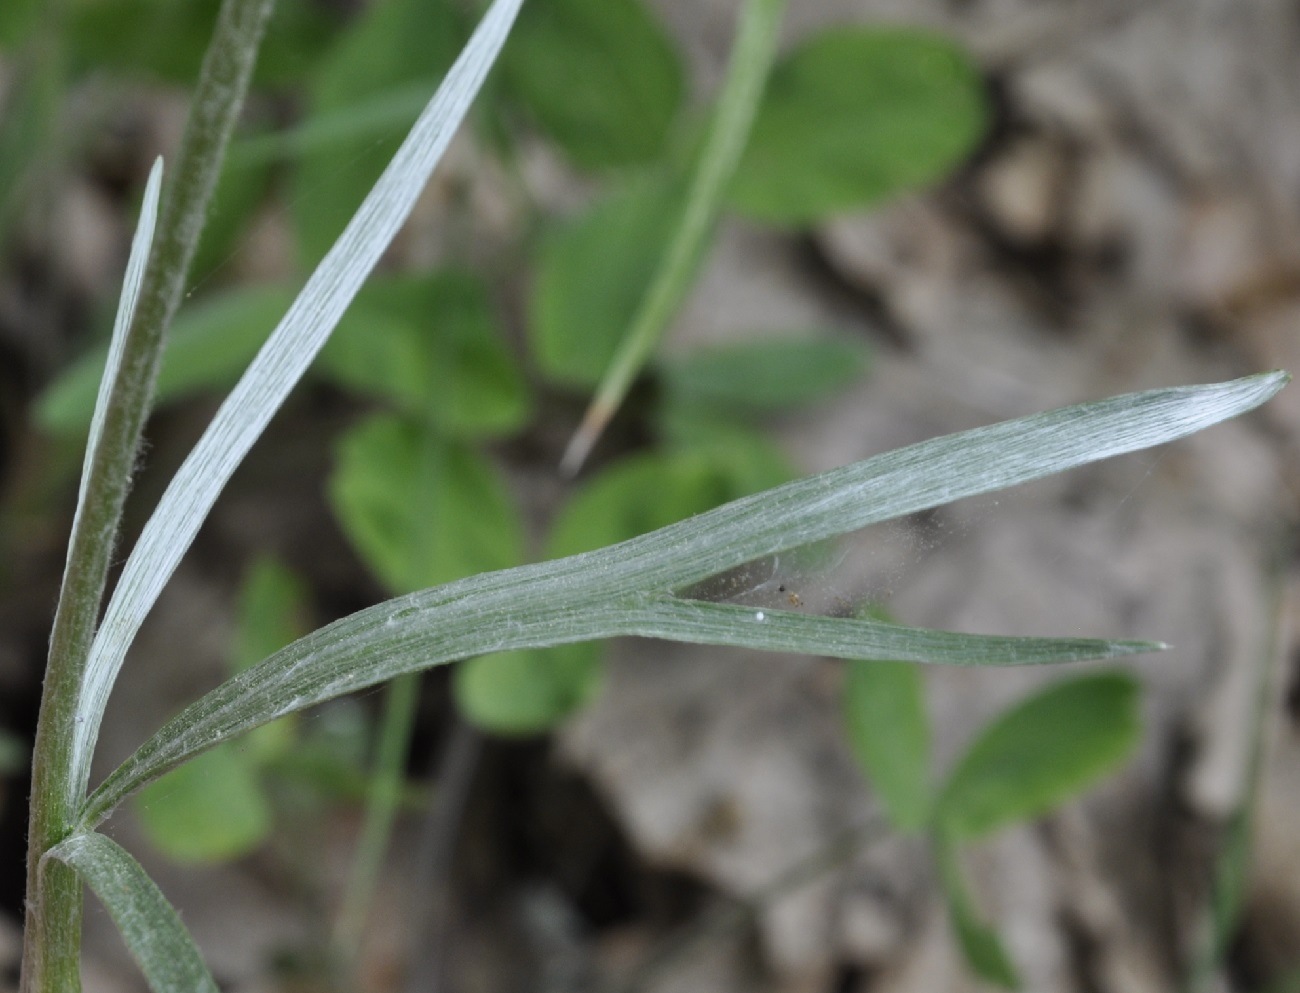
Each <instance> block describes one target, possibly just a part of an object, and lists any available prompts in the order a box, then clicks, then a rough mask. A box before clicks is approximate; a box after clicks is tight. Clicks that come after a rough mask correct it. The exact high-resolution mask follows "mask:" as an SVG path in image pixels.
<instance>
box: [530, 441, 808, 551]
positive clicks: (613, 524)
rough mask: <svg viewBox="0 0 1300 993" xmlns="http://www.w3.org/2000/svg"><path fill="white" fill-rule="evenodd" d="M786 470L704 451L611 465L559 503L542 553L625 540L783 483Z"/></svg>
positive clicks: (657, 455)
mask: <svg viewBox="0 0 1300 993" xmlns="http://www.w3.org/2000/svg"><path fill="white" fill-rule="evenodd" d="M786 470H787V467H786V466H784V465H783V464H780V463H779V462H776V461H775V460H773V462H769V463H764V462H760V461H757V460H756V459H755V460H753V461H751V460H749V459H747V458H745V457H743V456H742V457H741V458H738V459H737V460H736V462H735V463H734V464H728V463H727V461H725V460H724V459H721V458H719V457H718V454H717V453H716V452H714V451H712V450H709V449H699V450H689V449H688V450H685V451H655V452H648V453H645V454H641V455H635V456H633V457H631V458H628V459H623V460H621V461H619V462H617V463H615V464H614V465H613V466H612V467H610V468H609V469H607V470H605V471H604V472H602V473H600V474H599V475H597V476H595V477H594V478H592V479H591V480H590V481H589V482H587V483H586V484H585V485H584V486H582V487H581V488H580V489H579V490H578V491H577V492H576V493H575V494H574V495H573V497H572V498H570V499H569V501H568V502H567V503H566V504H565V505H564V507H563V508H562V509H561V511H560V513H559V514H558V515H557V517H556V519H555V522H554V524H553V525H552V527H551V535H550V539H549V540H548V542H547V546H546V550H547V555H548V556H550V557H552V558H559V557H561V556H565V555H575V554H577V553H578V552H585V551H589V550H591V549H593V548H599V547H601V546H603V545H611V544H614V543H615V542H619V541H626V540H627V539H628V538H633V537H635V536H636V535H639V534H645V533H647V532H649V531H653V530H655V529H657V528H661V527H664V526H665V525H668V524H672V523H673V522H674V521H680V520H684V519H685V518H687V517H690V516H692V515H694V514H701V513H703V512H704V511H706V510H711V509H712V508H714V507H716V506H718V505H719V504H721V503H725V502H726V501H728V500H734V499H736V498H737V497H740V496H745V495H746V494H748V493H750V492H753V490H755V489H761V488H763V487H765V486H772V485H775V484H776V483H779V482H784V481H785V478H786Z"/></svg>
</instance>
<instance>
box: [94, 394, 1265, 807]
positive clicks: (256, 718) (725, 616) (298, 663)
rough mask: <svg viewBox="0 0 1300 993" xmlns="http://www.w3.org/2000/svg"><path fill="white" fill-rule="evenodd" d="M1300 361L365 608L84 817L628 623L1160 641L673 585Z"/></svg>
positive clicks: (804, 636)
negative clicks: (267, 741)
mask: <svg viewBox="0 0 1300 993" xmlns="http://www.w3.org/2000/svg"><path fill="white" fill-rule="evenodd" d="M1288 378H1289V377H1288V376H1287V375H1286V374H1285V373H1267V374H1262V375H1258V376H1251V377H1247V378H1245V379H1239V380H1235V381H1233V382H1229V383H1218V384H1212V385H1208V386H1190V387H1179V388H1174V389H1165V390H1152V391H1149V392H1146V393H1135V394H1130V395H1127V396H1122V397H1114V398H1112V399H1109V400H1102V401H1099V402H1096V403H1090V404H1082V405H1079V406H1076V407H1067V408H1063V409H1060V410H1054V411H1049V412H1047V413H1044V414H1035V415H1032V416H1030V417H1024V418H1020V419H1018V420H1014V421H1006V422H1003V423H1001V424H995V425H992V426H990V427H985V428H976V429H974V430H972V431H966V432H962V433H960V434H956V435H949V436H946V437H943V438H937V439H934V440H932V441H927V442H922V443H921V444H919V445H913V446H911V447H909V448H904V449H900V450H898V451H894V452H889V453H886V454H884V455H880V456H877V457H875V458H873V459H868V460H867V461H865V462H859V463H857V464H855V465H850V466H845V467H843V468H840V469H833V470H831V471H829V472H824V473H821V474H819V475H816V476H810V477H808V478H805V479H801V480H796V481H795V482H792V483H787V484H785V485H784V486H778V487H776V488H774V489H771V490H767V491H765V492H763V493H759V494H756V495H754V496H751V497H746V498H744V499H741V500H737V501H735V502H733V503H730V504H727V505H725V506H722V507H719V508H718V509H717V510H713V511H709V512H708V513H705V514H700V515H697V516H696V517H693V518H690V519H689V520H686V521H682V522H680V523H677V524H672V525H669V526H668V527H666V528H661V529H660V530H658V531H654V532H651V533H650V534H646V535H642V536H641V537H639V538H633V539H632V540H630V541H625V542H621V543H619V544H617V545H611V546H609V547H606V548H602V549H598V550H596V551H593V552H586V553H583V554H581V555H575V556H571V557H569V558H563V559H557V560H554V561H551V562H543V563H540V564H536V565H528V566H522V567H520V568H517V569H508V570H504V571H501V572H493V573H485V574H481V575H478V576H474V577H472V578H469V579H465V580H460V581H458V582H455V583H449V584H447V585H444V586H439V587H435V588H434V589H431V590H423V591H421V592H418V593H413V594H410V595H408V596H404V597H399V598H397V599H395V600H390V601H388V602H386V603H383V604H379V605H378V606H375V607H371V608H369V609H367V610H363V611H360V612H358V613H356V614H353V615H352V616H351V617H347V618H344V619H342V620H340V621H337V622H335V623H334V624H331V625H329V626H328V627H325V628H322V629H321V630H319V631H317V632H315V633H314V634H311V635H308V636H307V637H306V638H303V639H301V640H299V641H297V642H295V643H294V644H292V645H290V646H288V647H287V648H285V649H284V650H283V651H281V652H278V653H277V654H276V655H273V656H272V657H271V658H269V659H267V660H266V661H264V662H262V663H260V664H259V665H257V666H255V667H254V668H253V669H251V670H249V671H248V672H246V673H243V674H241V675H240V676H238V677H236V679H234V680H232V681H230V682H228V683H225V684H224V685H222V686H221V687H218V688H217V689H216V690H214V691H213V692H212V693H209V694H208V695H207V696H205V697H203V698H202V699H201V700H199V701H198V702H196V703H195V704H193V705H192V706H191V707H189V708H188V709H187V710H185V711H184V712H182V713H181V714H180V715H179V716H178V717H177V718H175V719H174V720H173V721H171V722H170V723H169V724H168V725H167V726H166V727H164V728H163V729H161V730H160V731H159V732H158V733H157V734H155V735H154V736H153V737H152V738H151V739H150V740H149V741H148V742H146V743H145V744H144V745H143V746H141V748H140V749H139V750H138V751H137V752H136V754H135V755H134V756H132V757H131V758H130V759H128V761H127V762H126V763H125V764H124V765H123V766H122V767H120V768H119V769H118V770H117V771H115V772H114V773H113V774H112V775H111V776H110V777H109V778H108V780H106V781H105V783H104V784H102V785H101V786H100V788H99V789H98V790H97V791H96V792H95V794H94V796H92V797H91V798H90V800H89V801H88V802H87V804H86V806H85V807H84V808H83V818H82V820H83V824H92V823H95V822H97V821H98V820H99V819H100V818H102V817H103V816H105V815H106V814H107V813H108V812H109V811H111V810H112V809H113V807H114V806H116V804H117V803H119V802H120V801H121V799H122V798H123V797H124V796H125V795H126V794H128V793H130V792H131V791H132V790H133V789H135V788H136V787H137V786H139V785H141V784H143V783H145V782H147V781H149V780H150V779H152V778H154V777H156V776H158V775H160V774H161V773H163V772H165V771H166V770H167V769H169V768H172V767H174V766H175V765H178V764H179V763H180V762H182V761H184V760H185V759H186V758H187V757H189V756H191V755H194V754H197V753H198V752H200V751H203V750H204V749H206V748H209V747H211V746H213V745H215V744H217V743H219V742H220V741H223V740H225V739H226V738H229V737H232V736H233V735H236V734H239V733H241V732H243V731H246V730H249V729H251V728H253V727H256V726H258V725H259V724H262V723H265V722H267V721H269V720H273V719H274V718H276V717H279V716H281V715H283V714H287V713H291V712H293V711H296V710H301V709H303V708H305V707H310V706H312V705H313V704H315V703H318V702H321V701H323V700H328V699H330V698H332V697H335V696H340V695H342V694H344V693H348V692H351V691H353V690H357V689H361V688H362V687H365V686H369V685H373V684H374V683H377V682H381V681H383V680H385V679H389V678H392V677H393V676H395V675H398V674H400V673H403V672H413V671H415V670H417V669H422V668H426V667H428V666H431V665H435V664H437V663H439V662H444V661H449V660H452V659H458V658H464V657H467V656H470V655H476V654H482V653H486V652H494V651H504V650H508V649H514V648H529V647H544V646H547V645H555V644H563V643H568V642H576V641H587V640H594V639H599V638H607V637H612V636H617V635H637V636H643V637H657V638H670V639H675V640H684V641H704V642H707V643H713V644H729V645H739V646H746V647H752V648H763V649H773V650H780V651H801V652H809V653H818V654H827V655H839V656H841V657H846V658H868V657H875V658H886V659H898V660H909V659H910V660H927V661H946V662H954V663H956V662H961V663H965V664H1008V663H1020V664H1027V663H1034V662H1046V661H1049V660H1061V659H1077V658H1084V657H1094V658H1095V657H1098V656H1104V655H1119V654H1128V653H1132V652H1135V651H1144V650H1150V649H1151V648H1154V647H1156V646H1153V645H1149V644H1146V643H1141V642H1100V641H1087V640H1069V639H1067V640H1060V639H1015V638H988V637H977V636H973V635H953V634H944V633H941V632H925V631H915V630H909V629H907V628H903V627H900V626H898V625H893V624H884V623H881V622H876V621H867V620H859V619H852V618H828V617H817V616H812V615H807V614H802V613H795V612H791V611H772V612H762V611H758V610H754V609H751V608H746V607H740V606H737V605H734V604H717V603H705V602H701V601H694V600H683V599H677V598H675V597H674V596H673V595H672V592H671V591H673V590H680V589H684V588H686V587H688V586H690V585H691V584H692V583H696V582H698V581H700V580H702V579H705V578H708V577H709V576H713V575H717V574H719V573H721V572H724V571H726V570H728V569H732V568H735V567H736V566H738V565H741V564H743V563H745V562H748V561H751V560H753V559H757V558H761V557H763V556H765V555H772V554H776V553H778V552H781V551H785V550H787V549H790V548H796V547H799V546H801V545H806V544H808V543H810V542H815V541H820V540H823V539H826V538H830V537H834V536H835V535H838V534H842V533H844V532H846V531H852V530H856V529H858V528H861V527H864V526H866V525H868V524H871V523H874V522H876V521H881V520H888V519H890V518H893V517H897V516H899V515H902V514H908V513H912V512H915V511H918V510H924V509H926V508H929V507H934V506H937V505H939V504H943V503H947V502H949V501H952V500H956V499H959V498H961V497H967V496H975V495H978V494H980V493H986V492H989V491H992V490H996V489H1001V488H1004V487H1006V486H1011V485H1014V484H1016V483H1020V482H1026V481H1028V480H1032V479H1039V478H1041V477H1043V476H1045V475H1048V474H1050V473H1053V472H1059V471H1062V470H1064V469H1067V468H1070V467H1072V466H1077V465H1083V464H1085V463H1088V462H1092V461H1095V460H1097V459H1100V458H1105V457H1107V456H1111V455H1118V454H1121V453H1123V452H1129V451H1134V450H1137V449H1140V448H1144V447H1148V446H1150V445H1154V444H1159V443H1161V442H1166V441H1171V440H1173V439H1175V438H1179V437H1183V436H1184V435H1187V434H1189V433H1191V432H1194V431H1197V430H1200V429H1201V428H1205V427H1208V426H1210V425H1211V424H1214V423H1217V422H1218V421H1221V420H1224V419H1226V418H1228V417H1232V416H1234V415H1236V414H1240V413H1243V412H1244V411H1247V410H1250V409H1252V408H1253V407H1256V406H1258V405H1259V404H1261V403H1263V402H1264V401H1266V400H1268V399H1269V398H1270V397H1272V396H1273V395H1274V394H1275V393H1276V392H1277V391H1278V390H1279V389H1281V388H1282V386H1283V385H1284V384H1285V383H1286V382H1287V380H1288ZM760 615H761V616H760Z"/></svg>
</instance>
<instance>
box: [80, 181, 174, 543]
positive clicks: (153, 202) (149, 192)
mask: <svg viewBox="0 0 1300 993" xmlns="http://www.w3.org/2000/svg"><path fill="white" fill-rule="evenodd" d="M161 191H162V159H161V158H160V159H158V160H157V161H156V162H154V164H153V169H151V170H150V172H149V181H148V182H147V183H146V184H145V188H144V202H143V203H142V204H141V207H140V221H139V223H138V224H137V225H136V229H135V237H134V238H133V239H132V240H131V254H130V257H129V258H128V259H127V263H126V276H125V277H124V278H123V280H122V296H121V298H120V299H119V301H118V305H117V317H116V318H115V320H114V322H113V336H112V338H111V339H110V341H109V346H108V359H107V361H106V362H105V364H104V374H103V376H101V377H100V380H99V392H98V394H97V395H96V397H95V412H94V413H93V414H92V415H91V418H90V437H89V439H88V440H87V442H86V457H85V459H84V460H83V462H82V464H81V488H80V490H79V491H78V492H77V511H76V514H75V515H74V516H73V518H72V530H73V533H76V530H77V525H78V524H79V523H80V521H81V511H82V508H83V507H84V505H85V503H86V487H87V485H88V484H89V482H90V467H91V464H92V463H93V462H94V461H95V452H96V451H97V450H98V449H99V439H100V436H101V435H102V434H103V432H104V416H105V414H106V413H107V411H108V398H109V394H110V393H112V391H113V383H114V382H116V380H117V373H118V369H119V368H120V367H121V365H122V353H123V351H124V349H125V346H126V333H127V331H128V330H129V329H130V327H131V319H132V318H133V317H134V316H135V305H136V302H137V301H138V300H139V299H140V284H141V283H143V282H144V269H145V263H147V262H148V261H149V250H150V248H151V247H152V246H153V231H154V225H155V223H156V222H157V220H158V198H159V194H160V193H161ZM68 554H69V555H71V554H72V542H68Z"/></svg>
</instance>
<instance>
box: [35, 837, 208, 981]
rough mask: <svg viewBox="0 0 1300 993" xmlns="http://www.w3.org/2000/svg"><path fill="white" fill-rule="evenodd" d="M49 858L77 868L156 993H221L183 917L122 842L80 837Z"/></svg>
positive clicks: (51, 851)
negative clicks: (102, 905)
mask: <svg viewBox="0 0 1300 993" xmlns="http://www.w3.org/2000/svg"><path fill="white" fill-rule="evenodd" d="M44 858H47V859H56V860H58V861H59V862H63V863H64V864H66V865H70V866H72V868H73V869H75V870H76V872H77V875H79V876H80V877H81V878H82V879H83V880H84V881H85V883H86V885H87V886H89V887H90V888H91V890H92V891H94V894H95V896H97V897H99V899H100V901H101V902H102V903H103V904H104V907H105V909H106V910H107V911H108V914H109V916H110V917H112V918H113V923H114V924H116V925H117V929H118V931H119V932H121V935H122V938H123V940H124V941H125V942H126V947H127V948H128V949H129V950H130V952H131V957H132V958H134V959H135V961H136V964H137V965H139V966H140V971H141V972H143V973H144V977H145V980H146V981H147V982H148V984H149V989H150V990H152V991H153V993H218V987H217V983H216V980H214V979H213V978H212V974H211V973H210V972H208V967H207V966H206V965H204V964H203V956H202V955H200V954H199V950H198V948H197V947H196V946H195V944H194V939H193V938H191V937H190V934H189V932H188V931H186V930H185V926H184V925H183V924H182V923H181V919H180V916H179V915H178V914H177V913H176V911H175V910H174V909H173V908H172V905H171V904H170V903H168V902H167V898H166V897H164V896H163V895H162V892H161V891H160V890H159V889H158V887H157V885H156V884H155V883H154V881H153V880H152V879H150V878H149V874H148V873H147V872H145V871H144V869H143V868H142V867H141V866H140V863H139V862H137V861H136V860H135V859H133V858H132V857H131V856H130V855H129V854H128V853H127V851H126V850H125V849H124V848H122V847H121V846H120V845H119V844H118V843H117V842H115V841H111V840H110V839H108V838H106V837H104V835H102V834H93V833H87V834H76V835H73V836H72V837H71V838H69V839H68V840H67V841H64V842H62V843H61V844H59V845H56V846H55V847H54V848H51V849H50V850H49V851H48V852H46V853H45V856H44Z"/></svg>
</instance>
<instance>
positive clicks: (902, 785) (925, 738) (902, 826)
mask: <svg viewBox="0 0 1300 993" xmlns="http://www.w3.org/2000/svg"><path fill="white" fill-rule="evenodd" d="M844 678H845V686H844V717H845V722H846V724H847V725H848V736H849V744H850V745H851V746H852V747H853V753H854V755H855V756H857V759H858V761H859V762H861V763H862V766H863V768H864V769H865V770H866V771H867V774H868V775H869V776H870V777H871V785H872V787H873V788H874V789H875V791H876V795H877V796H878V797H879V798H880V802H881V804H882V805H883V806H884V808H885V813H886V814H887V815H888V816H889V820H890V822H891V823H892V824H893V826H894V827H895V828H896V829H897V830H899V831H917V830H920V829H921V828H922V827H924V826H925V824H926V821H927V818H928V815H929V812H930V723H929V719H928V717H927V715H926V712H925V676H924V674H923V673H922V671H921V670H920V668H918V667H917V666H915V665H910V664H908V663H906V662H890V661H874V662H873V661H866V660H863V659H854V660H852V661H850V662H849V664H848V666H847V667H846V671H845V674H844Z"/></svg>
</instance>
